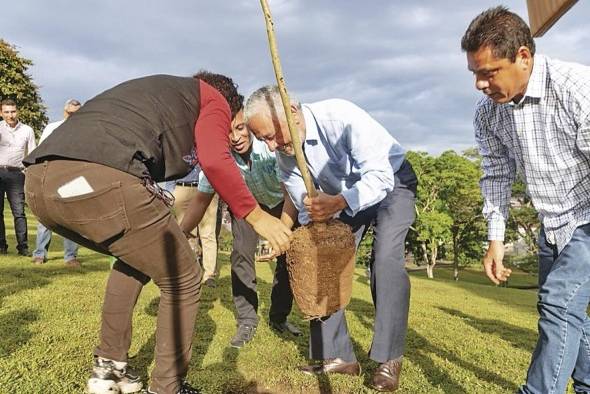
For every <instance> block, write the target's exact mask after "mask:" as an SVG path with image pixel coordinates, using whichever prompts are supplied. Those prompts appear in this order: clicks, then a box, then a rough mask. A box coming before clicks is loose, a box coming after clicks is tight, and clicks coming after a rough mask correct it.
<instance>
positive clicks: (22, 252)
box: [18, 249, 32, 257]
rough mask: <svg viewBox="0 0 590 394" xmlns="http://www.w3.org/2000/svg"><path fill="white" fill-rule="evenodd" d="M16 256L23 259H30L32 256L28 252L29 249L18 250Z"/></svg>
mask: <svg viewBox="0 0 590 394" xmlns="http://www.w3.org/2000/svg"><path fill="white" fill-rule="evenodd" d="M18 255H19V256H24V257H31V256H32V254H31V252H29V249H19V250H18Z"/></svg>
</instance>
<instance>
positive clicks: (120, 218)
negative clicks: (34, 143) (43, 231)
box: [25, 160, 202, 394]
mask: <svg viewBox="0 0 590 394" xmlns="http://www.w3.org/2000/svg"><path fill="white" fill-rule="evenodd" d="M78 177H84V178H85V179H86V181H87V182H88V184H90V186H91V188H92V189H93V191H92V192H90V193H86V194H82V195H79V196H75V197H66V198H62V197H60V196H59V194H58V192H57V189H58V188H59V187H60V186H62V185H64V184H65V183H67V182H69V181H71V180H73V179H75V178H78ZM25 194H26V198H27V203H28V205H29V207H30V208H31V210H32V211H33V213H35V215H37V216H38V218H39V220H40V221H41V223H43V224H44V225H45V226H47V227H48V228H49V229H51V230H53V231H55V232H57V233H58V234H60V235H62V236H64V237H66V238H69V239H71V240H73V241H74V242H77V243H79V244H81V245H83V246H86V247H88V248H90V249H93V250H96V251H98V252H101V253H105V254H109V255H112V256H115V257H117V258H118V261H117V263H116V264H115V265H114V267H113V270H112V271H111V274H110V277H109V280H108V283H107V288H106V294H105V299H104V305H103V312H102V326H101V335H100V344H99V345H98V347H97V348H96V350H95V354H96V355H98V356H100V357H105V358H108V359H112V360H116V361H126V360H127V351H128V349H129V346H130V343H131V321H132V315H133V308H134V306H135V302H136V300H137V297H138V296H139V293H140V292H141V288H142V286H143V284H145V283H146V282H147V281H148V280H149V278H152V279H153V281H154V283H155V284H156V285H157V286H158V287H159V289H160V306H159V309H158V320H157V327H156V349H155V367H154V370H153V372H152V382H151V385H150V387H151V389H152V390H154V391H156V392H158V393H166V394H168V393H170V394H172V393H176V392H177V391H178V390H179V389H180V385H181V382H182V379H183V378H184V377H185V376H186V373H187V370H188V364H189V360H190V357H191V349H192V339H193V332H194V322H195V317H196V314H197V308H198V304H199V295H200V290H201V279H202V272H201V268H200V266H199V265H198V264H196V263H195V256H194V254H193V252H192V250H191V248H190V246H189V244H188V242H187V240H186V238H185V237H184V235H183V233H182V231H181V230H180V227H179V226H178V224H177V223H176V220H175V219H174V217H173V216H172V214H171V213H170V209H169V208H168V207H167V206H166V205H165V204H164V203H163V202H162V201H161V200H160V199H159V198H157V197H156V196H154V194H152V193H151V192H149V191H148V190H147V189H146V187H145V186H144V185H143V184H142V183H141V180H140V179H139V178H137V177H135V176H132V175H130V174H127V173H125V172H122V171H119V170H116V169H113V168H110V167H106V166H103V165H99V164H95V163H88V162H81V161H71V160H54V161H48V162H44V163H42V164H36V165H33V166H31V167H29V168H28V169H27V172H26V180H25ZM62 194H63V193H62Z"/></svg>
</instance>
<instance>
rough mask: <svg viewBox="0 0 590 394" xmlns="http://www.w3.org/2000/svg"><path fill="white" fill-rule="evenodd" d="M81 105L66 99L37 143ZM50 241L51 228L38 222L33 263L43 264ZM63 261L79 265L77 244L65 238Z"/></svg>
mask: <svg viewBox="0 0 590 394" xmlns="http://www.w3.org/2000/svg"><path fill="white" fill-rule="evenodd" d="M81 105H82V104H80V102H79V101H78V100H74V99H70V100H68V101H66V104H65V105H64V118H63V119H62V120H59V121H57V122H52V123H49V124H48V125H47V126H45V128H44V129H43V132H42V133H41V138H40V139H39V144H41V142H43V141H44V140H45V138H47V137H49V136H50V135H51V133H53V130H55V129H57V128H58V127H59V126H60V125H61V124H62V123H63V122H65V121H66V119H67V118H69V117H70V115H71V114H73V113H74V112H76V111H77V110H79V109H80V106H81ZM50 243H51V230H49V229H48V228H47V227H45V226H44V225H43V224H41V223H40V222H39V224H38V225H37V239H36V247H35V250H34V251H33V262H34V263H35V264H44V263H45V262H46V261H47V251H48V250H49V245H50ZM64 261H65V263H66V265H67V266H68V267H74V268H76V267H80V262H79V261H78V244H77V243H75V242H74V241H70V240H69V239H67V238H64Z"/></svg>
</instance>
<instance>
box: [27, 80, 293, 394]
mask: <svg viewBox="0 0 590 394" xmlns="http://www.w3.org/2000/svg"><path fill="white" fill-rule="evenodd" d="M242 102H243V97H242V96H241V95H239V94H238V92H237V89H236V86H235V85H234V83H233V81H232V80H231V79H230V78H227V77H225V76H222V75H219V74H212V73H208V72H200V73H198V74H196V75H195V76H194V77H193V78H190V77H176V76H170V75H153V76H148V77H143V78H139V79H134V80H131V81H127V82H124V83H122V84H120V85H117V86H115V87H114V88H111V89H109V90H107V91H105V92H103V93H101V94H99V95H98V96H96V97H94V98H93V99H91V100H89V101H88V102H86V104H84V105H83V106H82V108H80V110H79V111H78V112H76V113H75V114H73V115H72V116H71V117H70V118H69V119H68V122H65V123H64V124H63V125H61V126H60V127H58V128H57V129H56V130H55V131H54V132H53V134H51V136H49V137H48V138H47V140H45V142H44V143H43V144H42V145H41V146H40V147H39V148H37V149H36V150H34V151H33V152H32V153H31V154H30V155H29V156H27V157H26V158H25V160H24V161H23V163H24V164H25V166H27V171H26V181H25V194H26V198H27V202H28V204H29V207H30V208H31V210H32V211H33V213H34V214H35V215H37V217H38V218H39V221H40V222H41V223H43V224H44V225H45V226H47V227H48V228H49V229H51V230H53V231H55V232H57V233H58V234H60V235H62V236H64V237H67V238H69V239H71V240H73V241H75V242H77V243H79V244H81V245H83V246H86V247H88V248H90V249H93V250H96V251H99V252H101V253H105V254H108V255H112V256H115V257H116V258H117V261H116V262H115V264H114V266H113V270H112V271H111V274H110V276H109V280H108V283H107V288H106V293H105V299H104V305H103V312H102V326H101V334H100V343H99V345H98V346H97V348H96V349H95V351H94V355H95V358H94V368H93V373H92V377H91V379H90V380H89V381H88V391H89V392H90V393H95V394H102V393H113V392H123V393H132V392H135V391H139V390H140V389H141V387H142V384H141V381H140V378H139V377H138V376H137V375H136V374H134V373H133V372H132V371H131V370H130V369H129V368H128V366H127V352H128V349H129V346H130V342H131V318H132V312H133V308H134V306H135V302H136V300H137V297H138V295H139V293H140V291H141V288H142V286H143V285H144V284H145V283H147V281H148V280H149V279H150V278H151V279H153V281H154V283H155V284H156V285H157V286H158V287H159V288H160V306H159V309H158V320H157V327H156V348H155V367H154V369H153V372H152V376H151V384H150V388H149V389H148V391H147V392H148V393H159V394H190V393H196V392H197V391H196V390H195V389H193V388H191V387H190V385H189V384H188V383H186V382H185V381H184V378H185V377H186V374H187V370H188V364H189V361H190V357H191V342H192V338H193V331H194V323H195V316H196V313H197V307H198V304H199V294H200V289H201V280H202V270H201V268H200V266H199V265H198V264H196V259H195V255H194V253H193V251H192V250H191V248H190V246H189V244H188V241H187V239H186V236H187V234H186V233H184V232H183V231H182V230H181V228H180V227H179V225H178V224H177V222H176V220H175V219H174V217H173V216H172V214H171V211H170V209H169V207H170V206H171V204H172V200H173V198H172V197H171V196H170V194H169V193H167V192H164V191H162V190H161V189H160V188H159V187H158V186H157V184H156V183H157V182H161V181H166V180H173V179H178V178H181V177H183V176H184V175H186V174H187V173H188V172H189V171H190V170H191V168H192V167H193V166H194V165H196V164H197V163H199V164H200V165H201V168H202V170H203V171H204V172H205V174H206V175H207V177H208V179H209V180H210V181H211V184H212V185H213V187H214V188H215V189H216V191H217V192H218V193H219V195H220V197H221V198H222V199H223V200H225V201H226V202H227V203H228V205H229V206H230V208H231V209H232V211H233V212H234V213H235V214H236V215H238V216H240V217H243V218H245V220H246V221H248V222H249V223H251V224H252V226H253V227H254V229H255V230H256V232H258V233H259V234H260V235H261V236H263V237H265V238H267V239H268V240H269V241H270V242H271V244H272V245H273V247H274V248H276V249H275V250H276V251H277V252H278V253H282V252H284V251H285V250H286V249H287V248H288V246H289V236H290V230H288V229H287V228H286V227H285V226H284V225H283V224H282V223H281V222H280V220H278V219H276V218H274V217H272V216H271V215H269V214H267V213H265V212H264V211H262V210H261V208H260V207H259V205H258V204H257V203H256V200H255V199H254V197H253V196H252V194H251V193H250V191H249V190H248V188H247V187H246V185H245V183H244V181H243V179H242V177H241V176H240V172H239V170H238V168H237V166H236V164H235V162H234V160H233V159H232V156H231V154H230V148H229V140H228V130H229V128H230V122H231V119H232V118H233V116H235V114H236V113H237V111H238V110H239V109H240V107H241V106H242ZM189 209H190V208H189Z"/></svg>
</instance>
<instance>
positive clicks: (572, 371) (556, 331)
mask: <svg viewBox="0 0 590 394" xmlns="http://www.w3.org/2000/svg"><path fill="white" fill-rule="evenodd" d="M461 48H462V50H463V51H464V52H466V53H467V62H468V68H469V70H470V71H471V72H473V74H474V75H475V86H476V88H477V89H478V90H480V91H482V92H483V93H484V94H485V96H486V97H484V98H482V99H481V100H480V101H479V103H478V104H477V108H476V113H475V120H474V127H475V137H476V141H477V144H478V146H479V151H480V153H481V156H482V169H483V177H482V179H481V190H482V194H483V197H484V215H485V217H486V218H487V220H488V240H489V247H488V251H487V253H486V255H485V256H484V258H483V264H484V268H485V271H486V274H487V276H488V277H489V278H490V280H491V281H492V282H494V283H496V284H498V283H500V282H502V281H506V280H507V278H508V277H509V276H510V272H511V271H510V269H508V268H505V267H504V265H503V263H502V260H503V257H504V243H503V240H504V229H505V222H506V220H507V217H508V207H509V202H510V193H511V186H512V182H513V180H514V178H515V174H516V172H518V173H519V174H520V175H521V176H522V177H523V179H524V181H525V182H526V185H527V190H528V193H529V195H530V197H531V199H532V201H533V203H534V205H535V208H536V209H537V211H538V212H539V217H540V220H541V222H542V227H541V232H540V235H539V301H538V310H539V315H540V318H539V340H538V342H537V346H536V348H535V351H534V353H533V356H532V360H531V364H530V367H529V371H528V375H527V380H526V383H525V384H524V385H523V386H522V387H521V388H520V391H519V392H520V393H543V394H545V393H563V392H565V390H566V387H567V383H568V379H569V377H570V376H571V377H572V378H573V381H574V389H575V391H576V393H590V319H589V317H588V313H587V308H588V304H589V301H590V67H585V66H582V65H578V64H573V63H564V62H560V61H557V60H554V59H551V58H548V57H544V56H542V55H538V54H537V55H535V43H534V41H533V38H532V36H531V33H530V30H529V28H528V26H527V25H526V23H525V22H524V21H523V20H522V19H521V18H520V17H519V16H518V15H516V14H514V13H512V12H510V11H508V10H507V9H506V8H504V7H496V8H491V9H489V10H487V11H485V12H483V13H481V14H480V15H478V16H477V17H476V18H475V19H474V20H473V21H472V22H471V24H470V25H469V27H468V29H467V31H466V32H465V35H464V36H463V38H462V40H461Z"/></svg>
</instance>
